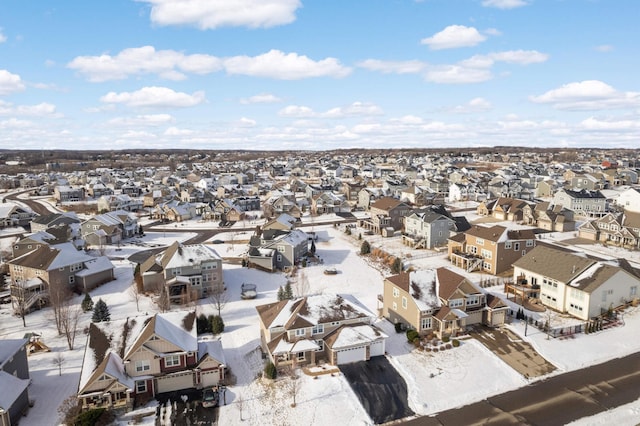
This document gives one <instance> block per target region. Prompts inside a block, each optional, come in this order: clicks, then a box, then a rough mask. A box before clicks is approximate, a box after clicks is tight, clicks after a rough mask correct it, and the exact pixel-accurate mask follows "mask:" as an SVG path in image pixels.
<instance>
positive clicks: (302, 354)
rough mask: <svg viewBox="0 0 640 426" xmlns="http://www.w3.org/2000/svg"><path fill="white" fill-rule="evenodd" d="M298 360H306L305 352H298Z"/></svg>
mask: <svg viewBox="0 0 640 426" xmlns="http://www.w3.org/2000/svg"><path fill="white" fill-rule="evenodd" d="M298 361H304V352H298Z"/></svg>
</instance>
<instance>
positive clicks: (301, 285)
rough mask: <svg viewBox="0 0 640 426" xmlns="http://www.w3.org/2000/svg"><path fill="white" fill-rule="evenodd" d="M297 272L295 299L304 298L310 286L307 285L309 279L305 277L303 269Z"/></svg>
mask: <svg viewBox="0 0 640 426" xmlns="http://www.w3.org/2000/svg"><path fill="white" fill-rule="evenodd" d="M298 271H299V272H298V279H297V280H296V283H295V285H294V287H295V297H304V296H307V295H308V294H309V291H310V290H311V285H310V284H309V278H308V277H307V274H306V272H305V271H304V270H303V269H299V270H298Z"/></svg>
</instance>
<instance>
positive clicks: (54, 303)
mask: <svg viewBox="0 0 640 426" xmlns="http://www.w3.org/2000/svg"><path fill="white" fill-rule="evenodd" d="M69 299H71V290H70V289H69V287H68V286H67V285H66V284H64V283H62V282H61V280H60V279H58V278H54V279H52V280H51V281H50V282H49V302H50V303H51V313H52V315H53V321H54V323H55V324H56V329H57V330H58V334H59V335H62V334H64V330H63V329H62V316H61V315H60V311H61V309H62V308H63V307H64V306H66V305H67V303H66V302H68V301H69Z"/></svg>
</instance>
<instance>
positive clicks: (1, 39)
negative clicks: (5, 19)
mask: <svg viewBox="0 0 640 426" xmlns="http://www.w3.org/2000/svg"><path fill="white" fill-rule="evenodd" d="M1 31H2V28H0V43H4V42H5V41H7V36H6V35H4V34H2V32H1Z"/></svg>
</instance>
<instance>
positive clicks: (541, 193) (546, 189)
mask: <svg viewBox="0 0 640 426" xmlns="http://www.w3.org/2000/svg"><path fill="white" fill-rule="evenodd" d="M557 188H558V184H557V183H556V182H555V181H554V180H552V179H547V180H543V181H542V182H538V183H537V184H536V188H535V190H534V195H535V197H537V198H548V197H553V194H555V192H556V191H557Z"/></svg>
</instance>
